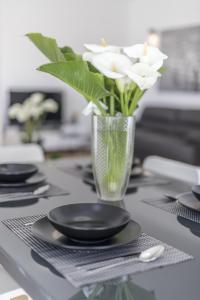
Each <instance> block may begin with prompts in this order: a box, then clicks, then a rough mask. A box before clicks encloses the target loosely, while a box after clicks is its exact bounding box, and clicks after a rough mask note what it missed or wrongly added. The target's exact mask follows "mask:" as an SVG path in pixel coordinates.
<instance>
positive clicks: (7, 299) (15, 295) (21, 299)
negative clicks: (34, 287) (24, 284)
mask: <svg viewBox="0 0 200 300" xmlns="http://www.w3.org/2000/svg"><path fill="white" fill-rule="evenodd" d="M0 299H1V300H31V298H30V297H29V296H28V294H27V293H26V292H25V291H24V290H23V289H16V290H14V291H12V292H8V293H5V294H2V295H0Z"/></svg>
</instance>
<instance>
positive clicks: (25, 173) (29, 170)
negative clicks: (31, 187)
mask: <svg viewBox="0 0 200 300" xmlns="http://www.w3.org/2000/svg"><path fill="white" fill-rule="evenodd" d="M37 171H38V168H37V167H36V166H34V165H31V164H16V163H8V164H0V182H9V183H10V182H12V183H13V182H24V181H25V180H26V179H28V178H29V177H31V176H33V175H34V174H35V173H37Z"/></svg>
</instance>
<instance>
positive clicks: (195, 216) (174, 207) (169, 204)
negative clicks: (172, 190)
mask: <svg viewBox="0 0 200 300" xmlns="http://www.w3.org/2000/svg"><path fill="white" fill-rule="evenodd" d="M142 202H144V203H146V204H148V205H151V206H154V207H156V208H159V209H162V210H164V211H167V212H169V213H171V214H174V215H176V216H179V217H183V218H185V219H187V220H190V221H193V222H196V223H200V213H199V212H197V211H194V210H192V209H189V208H186V207H184V206H183V205H181V204H180V203H178V201H173V200H170V199H168V198H167V197H165V198H161V199H156V200H155V199H145V200H143V201H142Z"/></svg>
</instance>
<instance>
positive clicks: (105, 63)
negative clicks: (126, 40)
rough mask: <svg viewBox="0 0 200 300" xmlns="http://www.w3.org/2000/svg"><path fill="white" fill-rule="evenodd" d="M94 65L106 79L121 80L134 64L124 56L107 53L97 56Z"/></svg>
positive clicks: (93, 60) (94, 58) (93, 61)
mask: <svg viewBox="0 0 200 300" xmlns="http://www.w3.org/2000/svg"><path fill="white" fill-rule="evenodd" d="M92 64H93V65H94V67H95V68H96V69H97V70H99V71H100V72H101V73H102V74H103V75H105V76H106V77H109V78H112V79H119V78H123V77H124V76H125V71H126V69H128V68H130V67H131V65H132V62H131V60H130V59H129V58H127V57H126V56H125V55H123V54H117V53H110V52H107V53H103V54H99V55H95V56H94V57H93V59H92Z"/></svg>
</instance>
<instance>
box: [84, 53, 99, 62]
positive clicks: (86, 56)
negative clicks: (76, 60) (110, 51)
mask: <svg viewBox="0 0 200 300" xmlns="http://www.w3.org/2000/svg"><path fill="white" fill-rule="evenodd" d="M95 55H97V54H94V53H92V52H84V53H83V55H82V58H83V60H85V61H89V62H92V59H93V57H94V56H95Z"/></svg>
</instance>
